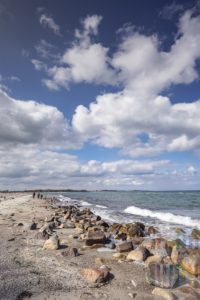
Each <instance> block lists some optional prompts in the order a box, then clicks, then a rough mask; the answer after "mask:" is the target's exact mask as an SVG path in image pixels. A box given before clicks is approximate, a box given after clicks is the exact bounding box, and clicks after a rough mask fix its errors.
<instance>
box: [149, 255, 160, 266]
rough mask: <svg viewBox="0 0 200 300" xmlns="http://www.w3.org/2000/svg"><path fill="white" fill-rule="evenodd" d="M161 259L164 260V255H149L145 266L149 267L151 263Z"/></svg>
mask: <svg viewBox="0 0 200 300" xmlns="http://www.w3.org/2000/svg"><path fill="white" fill-rule="evenodd" d="M161 260H162V256H160V255H152V256H149V257H147V259H146V260H145V266H146V267H148V266H149V265H150V264H151V263H160V262H161Z"/></svg>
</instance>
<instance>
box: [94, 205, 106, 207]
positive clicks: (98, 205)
mask: <svg viewBox="0 0 200 300" xmlns="http://www.w3.org/2000/svg"><path fill="white" fill-rule="evenodd" d="M96 207H99V208H107V206H104V205H96Z"/></svg>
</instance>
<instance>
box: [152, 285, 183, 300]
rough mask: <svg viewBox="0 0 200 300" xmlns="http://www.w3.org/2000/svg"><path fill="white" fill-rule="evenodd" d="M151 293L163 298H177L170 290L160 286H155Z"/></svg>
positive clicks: (174, 299) (176, 299) (169, 299)
mask: <svg viewBox="0 0 200 300" xmlns="http://www.w3.org/2000/svg"><path fill="white" fill-rule="evenodd" d="M152 294H153V295H156V296H160V297H162V298H163V300H178V298H177V297H176V296H175V295H174V294H173V293H172V292H170V291H168V290H164V289H161V288H155V289H154V290H153V291H152Z"/></svg>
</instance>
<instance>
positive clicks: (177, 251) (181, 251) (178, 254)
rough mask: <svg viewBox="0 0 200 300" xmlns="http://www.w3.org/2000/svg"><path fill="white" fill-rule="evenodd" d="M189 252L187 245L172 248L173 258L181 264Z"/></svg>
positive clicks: (174, 261)
mask: <svg viewBox="0 0 200 300" xmlns="http://www.w3.org/2000/svg"><path fill="white" fill-rule="evenodd" d="M187 254H188V252H187V249H186V248H185V247H178V246H174V247H173V248H172V253H171V260H172V262H173V263H174V264H175V265H176V264H179V265H180V264H181V262H182V260H183V258H184V257H185V256H186V255H187Z"/></svg>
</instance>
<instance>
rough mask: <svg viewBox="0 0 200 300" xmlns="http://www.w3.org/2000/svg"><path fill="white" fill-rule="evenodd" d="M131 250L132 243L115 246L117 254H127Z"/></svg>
mask: <svg viewBox="0 0 200 300" xmlns="http://www.w3.org/2000/svg"><path fill="white" fill-rule="evenodd" d="M131 250H133V243H132V242H124V243H121V244H118V245H117V246H116V251H117V252H129V251H131Z"/></svg>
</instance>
